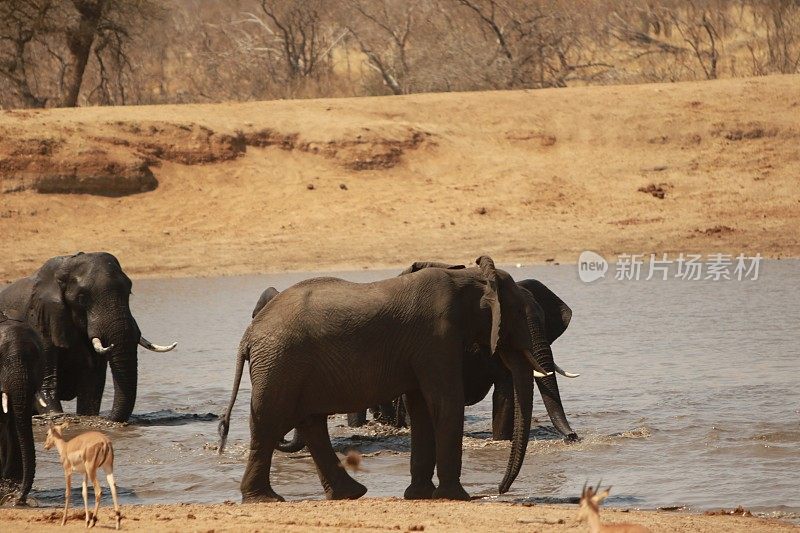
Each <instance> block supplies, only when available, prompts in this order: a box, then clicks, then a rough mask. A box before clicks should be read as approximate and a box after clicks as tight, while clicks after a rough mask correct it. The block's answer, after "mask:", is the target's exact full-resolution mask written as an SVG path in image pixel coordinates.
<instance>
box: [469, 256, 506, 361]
mask: <svg viewBox="0 0 800 533" xmlns="http://www.w3.org/2000/svg"><path fill="white" fill-rule="evenodd" d="M475 263H476V264H477V265H478V267H480V270H481V274H482V275H483V278H484V279H485V280H486V288H485V289H484V291H483V297H481V307H488V308H489V309H490V310H491V312H492V331H491V334H490V344H489V346H490V348H491V350H492V355H495V354H496V353H497V348H498V345H499V344H500V328H501V323H502V313H501V312H500V307H501V306H500V293H499V291H498V290H497V270H496V269H495V267H494V261H492V258H491V257H489V256H488V255H482V256H480V257H479V258H477V259H476V260H475Z"/></svg>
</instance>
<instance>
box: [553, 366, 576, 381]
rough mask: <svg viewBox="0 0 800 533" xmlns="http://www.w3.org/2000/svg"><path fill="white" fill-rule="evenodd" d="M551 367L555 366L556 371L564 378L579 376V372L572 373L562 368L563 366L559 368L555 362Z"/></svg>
mask: <svg viewBox="0 0 800 533" xmlns="http://www.w3.org/2000/svg"><path fill="white" fill-rule="evenodd" d="M553 367H555V369H556V372H558V373H559V374H561V375H562V376H564V377H565V378H577V377H580V374H573V373H572V372H567V371H566V370H564V369H563V368H561V367H560V366H558V365H557V364H555V363H553Z"/></svg>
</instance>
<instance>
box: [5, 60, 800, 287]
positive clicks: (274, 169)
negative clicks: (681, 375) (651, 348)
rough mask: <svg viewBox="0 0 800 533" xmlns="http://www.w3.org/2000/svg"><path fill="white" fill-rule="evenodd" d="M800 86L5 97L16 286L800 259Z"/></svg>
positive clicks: (772, 82)
mask: <svg viewBox="0 0 800 533" xmlns="http://www.w3.org/2000/svg"><path fill="white" fill-rule="evenodd" d="M799 83H800V76H798V75H794V76H773V77H763V78H750V79H730V80H719V81H713V82H694V83H675V84H649V85H637V86H609V87H575V88H567V89H552V90H550V89H548V90H537V91H507V92H485V93H450V94H421V95H412V96H403V97H375V98H349V99H328V100H295V101H274V102H253V103H227V104H214V105H183V106H149V107H101V108H80V109H50V110H38V111H36V110H17V111H2V112H0V191H5V192H2V193H0V257H2V261H0V281H3V280H13V279H16V278H18V277H20V276H24V275H27V274H29V273H30V272H32V271H33V270H35V269H36V268H38V267H39V266H40V265H41V264H42V263H43V262H44V261H45V260H46V259H47V258H49V257H52V256H54V255H60V254H69V253H74V252H75V251H78V250H85V251H93V250H107V251H110V252H112V253H114V254H115V255H117V256H118V257H119V259H120V260H121V262H122V265H123V267H124V268H125V270H126V272H128V273H129V274H131V275H132V276H134V277H186V276H205V275H233V274H246V273H259V272H276V271H297V270H303V271H317V270H352V269H360V268H380V267H398V266H406V265H407V264H408V263H409V262H411V261H413V260H420V259H438V260H442V261H453V262H465V261H472V260H473V259H474V258H475V257H477V255H479V254H481V253H488V254H490V255H492V256H493V258H494V259H495V260H496V261H497V262H498V263H517V262H520V263H524V264H531V263H544V262H548V261H549V262H562V263H573V262H575V261H576V258H577V256H578V254H579V253H580V252H581V251H582V250H585V249H591V250H594V251H597V252H600V253H601V254H605V255H606V256H608V257H609V258H612V257H614V256H616V255H617V254H619V253H625V252H627V253H644V254H649V253H661V252H669V253H679V252H699V253H711V252H727V253H734V254H735V253H739V252H743V253H745V254H746V255H755V254H756V253H760V254H761V255H762V256H764V257H771V258H782V257H800V192H798V189H797V179H798V170H797V169H798V168H800V153H799V152H798V151H797V142H798V140H800V124H798V120H797V117H798V113H800V97H799V96H798V92H797V86H798V84H799ZM142 191H144V192H142Z"/></svg>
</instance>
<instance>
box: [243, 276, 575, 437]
mask: <svg viewBox="0 0 800 533" xmlns="http://www.w3.org/2000/svg"><path fill="white" fill-rule="evenodd" d="M423 268H445V269H461V268H464V266H463V265H448V264H445V263H435V262H416V263H414V264H412V265H411V266H410V267H409V268H407V269H406V270H404V271H403V272H401V273H400V275H401V276H402V275H406V274H410V273H413V272H417V271H418V270H421V269H423ZM517 285H519V286H520V287H521V288H523V289H525V291H527V292H523V295H524V297H525V300H526V303H527V305H528V308H529V312H530V313H532V314H533V315H535V316H537V317H538V318H539V323H540V324H541V325H542V327H543V328H544V335H545V338H546V339H547V342H548V343H549V344H551V345H552V343H553V342H554V341H555V340H556V339H557V338H558V337H560V336H561V334H562V333H564V331H565V330H566V329H567V326H568V325H569V322H570V320H571V319H572V310H571V309H570V308H569V306H567V304H565V303H564V302H563V301H562V300H561V298H559V297H558V296H556V294H555V293H553V292H552V291H551V290H550V289H549V288H548V287H547V286H545V285H544V284H543V283H541V282H539V281H537V280H535V279H526V280H522V281H519V282H517ZM277 294H278V292H277V291H276V290H275V289H274V288H272V287H270V288H269V289H267V290H265V291H264V292H263V293H262V295H261V298H260V299H259V301H258V304H256V308H255V309H254V310H253V316H254V317H255V315H256V314H257V313H258V311H260V310H261V308H262V307H263V306H264V305H266V303H267V302H269V301H270V300H271V299H272V298H274V297H275V295H277ZM541 357H542V358H541V359H540V360H539V361H538V362H539V364H540V365H541V366H542V367H543V368H545V369H546V370H547V371H548V372H554V374H553V375H549V376H546V377H540V378H536V385H537V386H538V388H539V392H540V393H541V395H542V399H543V401H544V404H545V408H546V409H547V414H548V415H549V416H550V420H551V421H552V422H553V426H555V428H556V429H557V430H558V431H559V432H560V433H561V434H562V435H564V437H565V439H566V440H567V441H568V442H574V441H577V440H578V435H577V434H576V433H575V432H574V431H573V430H572V428H571V427H570V425H569V422H568V421H567V417H566V414H565V413H564V406H563V405H562V403H561V395H560V393H559V389H558V381H557V379H556V376H555V373H559V374H562V375H564V376H567V377H577V374H571V373H569V372H566V371H564V370H563V369H561V368H560V367H559V366H558V365H557V364H556V363H555V361H554V360H553V357H552V354H550V355H548V356H545V355H541ZM463 379H464V400H465V405H474V404H476V403H478V402H480V401H481V400H483V399H484V398H485V397H486V395H487V394H488V393H489V390H490V389H491V388H492V386H494V392H493V394H492V438H494V439H495V440H511V438H512V437H513V432H514V387H513V382H512V376H511V372H510V371H509V370H508V369H507V368H506V367H505V366H504V365H503V364H502V363H501V362H500V361H498V359H497V358H495V357H491V354H490V353H489V350H488V349H487V347H486V346H481V345H478V344H475V345H473V346H470V347H469V348H468V349H467V350H466V352H465V356H464V362H463ZM403 407H404V402H403V400H402V398H396V399H395V400H393V401H392V402H385V403H383V404H381V405H378V406H374V407H373V408H372V410H373V413H374V414H375V417H376V419H378V420H381V421H390V422H391V423H392V424H394V425H396V426H400V427H402V426H405V425H407V424H408V420H406V419H405V417H404V416H403V415H404V414H405V413H404V411H405V410H404V409H403ZM347 421H348V425H350V426H360V425H363V424H364V423H365V422H366V411H365V410H363V411H360V412H357V413H348V419H347ZM302 447H303V444H302V442H301V441H300V439H299V434H298V433H295V435H294V438H293V439H292V440H291V441H289V442H281V443H279V445H278V449H280V450H281V451H285V452H294V451H297V450H299V449H301V448H302Z"/></svg>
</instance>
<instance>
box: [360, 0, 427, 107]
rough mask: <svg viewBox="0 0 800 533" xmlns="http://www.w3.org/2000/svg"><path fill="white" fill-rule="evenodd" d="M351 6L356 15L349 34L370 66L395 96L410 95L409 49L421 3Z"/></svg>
mask: <svg viewBox="0 0 800 533" xmlns="http://www.w3.org/2000/svg"><path fill="white" fill-rule="evenodd" d="M349 5H350V7H351V9H352V12H353V15H354V16H353V17H352V21H351V22H350V23H349V24H348V25H347V31H348V32H350V34H351V35H352V36H353V38H354V39H355V41H356V42H357V43H358V47H359V49H360V50H361V52H362V53H363V54H364V55H365V56H366V58H367V64H368V65H369V66H370V68H372V69H374V70H375V71H376V72H377V73H378V74H380V76H381V78H382V79H383V82H384V83H385V84H386V86H387V87H388V88H389V89H390V90H391V91H392V93H394V94H404V93H407V92H409V91H410V87H409V83H408V82H409V77H410V73H411V66H410V64H409V57H408V46H409V38H410V37H411V31H412V29H413V27H414V23H415V16H416V13H417V11H418V10H419V6H418V4H417V2H414V1H409V2H402V3H398V2H393V1H391V0H380V1H374V0H366V1H365V0H352V1H351V2H350V4H349Z"/></svg>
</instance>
